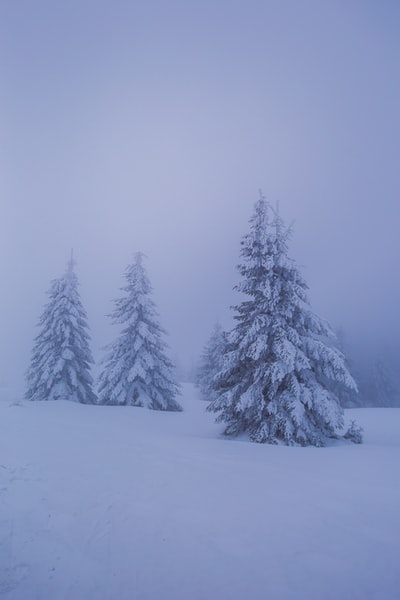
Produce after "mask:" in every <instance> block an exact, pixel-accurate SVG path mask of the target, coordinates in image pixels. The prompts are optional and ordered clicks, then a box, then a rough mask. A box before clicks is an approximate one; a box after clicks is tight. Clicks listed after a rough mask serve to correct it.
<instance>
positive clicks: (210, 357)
mask: <svg viewBox="0 0 400 600" xmlns="http://www.w3.org/2000/svg"><path fill="white" fill-rule="evenodd" d="M226 341H227V340H226V333H225V332H224V331H223V330H222V327H221V325H220V324H219V323H216V325H215V326H214V329H213V331H212V333H211V336H210V338H209V340H208V342H207V343H206V345H205V346H204V349H203V353H202V355H201V358H200V364H199V367H198V370H197V377H196V385H197V386H198V387H199V388H200V392H201V395H202V397H203V399H204V400H208V401H212V400H213V399H214V398H215V393H216V392H215V389H214V377H215V376H216V375H217V373H219V372H220V371H221V369H222V368H223V364H224V363H223V360H224V352H225V346H226Z"/></svg>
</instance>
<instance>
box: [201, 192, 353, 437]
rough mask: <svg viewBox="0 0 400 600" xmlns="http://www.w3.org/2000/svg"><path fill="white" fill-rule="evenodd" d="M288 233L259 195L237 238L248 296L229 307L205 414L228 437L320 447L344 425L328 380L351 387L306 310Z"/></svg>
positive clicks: (326, 336) (326, 335)
mask: <svg viewBox="0 0 400 600" xmlns="http://www.w3.org/2000/svg"><path fill="white" fill-rule="evenodd" d="M289 235H290V231H289V230H288V229H285V228H284V226H283V222H282V220H281V218H280V217H279V215H278V214H276V212H275V211H272V209H271V207H270V206H269V204H268V203H267V202H266V200H265V198H264V197H262V196H261V197H260V199H259V201H258V202H257V203H256V206H255V212H254V215H253V217H252V218H251V221H250V232H249V233H248V234H247V235H246V236H245V237H244V239H243V241H242V250H241V256H242V262H241V264H240V265H239V271H240V274H241V276H242V281H241V283H240V284H239V285H238V286H237V289H238V290H239V291H240V292H242V293H243V294H245V295H246V296H247V299H246V300H244V301H243V302H241V303H240V304H238V305H237V306H236V307H235V310H236V314H235V319H236V321H237V324H236V326H235V327H234V329H233V330H232V331H231V333H230V334H229V337H228V344H227V347H226V352H225V357H224V367H223V369H222V370H221V372H220V373H219V374H218V375H217V376H216V378H215V390H216V392H217V396H216V398H215V399H214V400H213V401H212V402H211V404H210V405H209V406H208V410H210V411H213V412H216V413H218V417H217V421H220V422H224V423H226V424H227V425H226V429H225V433H226V434H228V435H229V434H230V435H237V434H239V433H241V432H247V433H248V435H249V437H250V439H251V440H253V441H256V442H268V443H279V442H283V443H286V444H294V445H316V446H322V445H324V444H325V443H326V441H327V440H328V439H329V438H336V437H339V436H340V434H341V430H342V428H343V425H344V419H343V409H342V407H341V406H340V403H339V401H338V398H337V397H336V396H335V394H334V392H333V391H332V385H330V382H340V383H341V384H342V385H344V386H347V387H348V388H350V389H354V388H355V387H356V384H355V382H354V380H353V378H352V377H351V375H350V374H349V372H348V370H347V368H346V366H345V362H344V356H343V354H342V353H341V352H340V351H339V350H337V349H336V348H335V347H334V345H333V343H332V338H333V334H332V331H331V329H330V327H329V325H328V324H327V323H326V322H325V321H323V320H322V319H320V318H319V317H317V316H316V315H315V314H313V313H312V311H311V309H310V306H309V302H308V299H307V293H306V292H307V285H306V283H305V281H304V280H303V278H302V277H301V275H300V273H299V271H298V268H297V267H296V265H295V263H294V261H293V260H291V259H290V258H289V257H288V247H287V242H288V238H289Z"/></svg>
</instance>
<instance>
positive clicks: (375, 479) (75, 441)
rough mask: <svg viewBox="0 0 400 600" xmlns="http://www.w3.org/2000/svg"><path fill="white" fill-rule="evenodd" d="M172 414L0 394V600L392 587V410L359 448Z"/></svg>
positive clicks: (190, 410)
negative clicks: (270, 437) (229, 435)
mask: <svg viewBox="0 0 400 600" xmlns="http://www.w3.org/2000/svg"><path fill="white" fill-rule="evenodd" d="M182 404H183V406H184V408H185V412H183V413H156V412H152V411H148V410H145V409H140V408H129V407H93V406H82V405H77V404H73V403H68V402H59V403H56V402H54V403H31V404H26V403H24V404H23V405H16V404H13V403H10V401H9V399H7V398H4V399H3V400H2V401H1V402H0V598H1V599H2V600H3V598H4V600H183V599H184V600H214V599H215V600H225V599H226V600H236V599H237V600H239V599H240V600H243V599H245V598H249V599H251V600H292V599H293V600H303V599H304V600H338V599H340V600H396V599H397V598H399V597H400V596H399V590H400V483H399V480H400V409H360V410H357V411H347V415H348V416H350V415H351V414H353V415H356V418H357V420H358V421H359V423H360V424H361V425H362V426H363V427H364V428H365V443H364V445H362V446H355V445H352V444H348V445H336V446H333V447H329V448H322V449H317V448H287V447H276V446H275V447H274V446H266V445H257V444H252V443H248V442H245V441H238V440H235V441H231V440H226V439H223V438H221V437H219V432H220V431H221V426H218V425H215V424H214V423H213V416H212V415H209V414H206V413H204V403H202V402H200V401H199V400H198V399H197V392H196V391H195V390H194V389H193V387H192V386H190V385H186V386H184V396H183V399H182Z"/></svg>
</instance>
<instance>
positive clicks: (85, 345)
mask: <svg viewBox="0 0 400 600" xmlns="http://www.w3.org/2000/svg"><path fill="white" fill-rule="evenodd" d="M48 296H49V302H48V303H47V304H46V306H45V308H44V311H43V314H42V316H41V317H40V320H39V327H40V331H39V334H38V335H37V336H36V338H35V343H34V347H33V350H32V357H31V364H30V367H29V369H28V372H27V391H26V394H25V397H26V398H27V399H28V400H73V401H75V402H81V403H83V404H94V403H95V402H96V396H95V394H94V392H93V388H92V385H93V379H92V376H91V374H90V367H91V365H92V364H93V358H92V354H91V351H90V347H89V341H90V336H89V332H88V331H89V328H88V323H87V316H86V311H85V309H84V308H83V305H82V302H81V299H80V295H79V291H78V278H77V275H76V273H75V271H74V260H73V257H72V256H71V259H70V261H69V262H68V266H67V270H66V272H65V274H64V275H63V276H62V277H60V278H58V279H54V280H53V281H52V282H51V285H50V289H49V292H48Z"/></svg>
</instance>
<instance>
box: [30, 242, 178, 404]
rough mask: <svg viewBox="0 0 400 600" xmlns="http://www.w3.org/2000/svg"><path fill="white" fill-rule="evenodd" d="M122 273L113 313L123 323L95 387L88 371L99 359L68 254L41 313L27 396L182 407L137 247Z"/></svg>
mask: <svg viewBox="0 0 400 600" xmlns="http://www.w3.org/2000/svg"><path fill="white" fill-rule="evenodd" d="M125 276H126V282H127V284H126V286H125V287H124V288H122V289H123V291H124V296H123V297H121V298H119V299H118V300H116V306H115V310H114V312H113V313H112V315H111V317H112V319H113V321H114V323H118V324H122V325H123V328H122V331H121V334H120V336H119V337H118V338H117V339H116V341H115V342H114V343H113V344H112V345H111V346H110V347H109V348H108V353H107V356H106V357H105V359H104V361H103V369H102V372H101V374H100V377H99V381H98V395H96V393H95V392H94V389H93V388H94V386H93V378H92V376H91V373H90V367H91V365H92V364H93V362H94V361H93V358H92V353H91V351H90V344H89V342H90V336H89V331H88V323H87V316H86V311H85V309H84V307H83V305H82V302H81V299H80V295H79V290H78V279H77V275H76V273H75V271H74V261H73V258H72V257H71V260H70V261H69V263H68V266H67V270H66V272H65V274H64V275H63V276H62V277H60V278H58V279H55V280H53V281H52V283H51V286H50V290H49V292H48V294H49V302H48V303H47V305H46V306H45V308H44V311H43V314H42V316H41V318H40V321H39V327H40V331H39V334H38V335H37V337H36V338H35V343H34V347H33V351H32V357H31V364H30V367H29V370H28V373H27V384H28V389H27V392H26V398H27V399H29V400H57V399H65V400H74V401H76V402H81V403H84V404H119V405H124V404H131V405H136V406H147V407H148V408H152V409H155V410H181V406H180V405H179V403H178V402H177V401H176V396H177V394H178V392H179V387H178V385H177V383H176V382H175V380H174V376H173V367H172V364H171V362H170V360H169V358H168V357H167V354H166V344H165V342H164V339H163V333H164V332H163V330H162V328H161V327H160V325H159V323H158V319H157V313H156V309H155V306H154V302H153V300H152V297H151V292H152V289H151V285H150V282H149V279H148V277H147V274H146V271H145V269H144V266H143V255H142V254H141V253H138V254H136V255H135V260H134V262H133V264H131V265H129V266H128V267H127V269H126V272H125Z"/></svg>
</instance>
